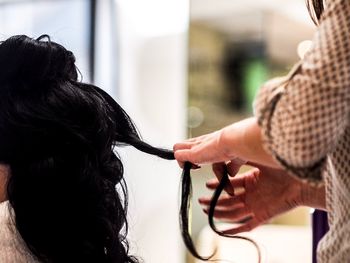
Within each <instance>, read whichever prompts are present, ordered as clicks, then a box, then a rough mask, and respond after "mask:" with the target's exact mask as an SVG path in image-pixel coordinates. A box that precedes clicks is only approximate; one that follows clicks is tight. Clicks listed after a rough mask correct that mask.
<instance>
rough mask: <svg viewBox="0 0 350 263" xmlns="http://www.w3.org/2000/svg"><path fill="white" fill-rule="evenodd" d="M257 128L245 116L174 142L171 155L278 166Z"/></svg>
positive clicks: (201, 161) (203, 161)
mask: <svg viewBox="0 0 350 263" xmlns="http://www.w3.org/2000/svg"><path fill="white" fill-rule="evenodd" d="M262 145H263V143H262V138H261V129H260V127H259V125H258V124H257V120H256V118H254V117H253V118H248V119H245V120H243V121H240V122H236V123H234V124H232V125H229V126H227V127H225V128H223V129H221V130H219V131H216V132H213V133H210V134H206V135H203V136H200V137H196V138H192V139H189V140H186V141H183V142H180V143H177V144H175V145H174V152H175V158H176V160H177V161H178V162H179V164H180V166H181V167H183V163H184V162H185V161H189V162H191V163H193V164H196V165H201V164H207V163H220V162H226V161H229V160H232V159H235V158H237V157H238V158H239V159H242V160H247V161H251V162H255V163H260V164H264V165H266V166H270V167H275V168H280V166H279V164H278V163H277V162H276V161H275V160H274V159H273V157H272V156H271V155H270V154H269V153H267V152H266V151H265V149H264V148H263V146H262Z"/></svg>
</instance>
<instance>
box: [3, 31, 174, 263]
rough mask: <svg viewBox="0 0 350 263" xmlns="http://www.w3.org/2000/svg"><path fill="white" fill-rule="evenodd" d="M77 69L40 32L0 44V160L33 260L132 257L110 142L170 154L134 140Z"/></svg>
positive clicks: (114, 108) (124, 119) (122, 188)
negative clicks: (6, 170)
mask: <svg viewBox="0 0 350 263" xmlns="http://www.w3.org/2000/svg"><path fill="white" fill-rule="evenodd" d="M77 75H78V74H77V70H76V67H75V58H74V56H73V54H72V52H70V51H67V50H66V49H65V48H64V47H62V46H61V45H59V44H57V43H54V42H52V41H50V39H49V38H48V37H47V36H43V37H40V38H39V39H31V38H29V37H27V36H14V37H11V38H9V39H7V40H6V41H4V42H2V43H1V44H0V99H1V103H0V162H1V163H5V164H8V165H9V166H10V178H9V181H8V186H7V195H8V199H9V202H10V204H11V205H12V207H13V211H14V213H13V219H14V222H15V225H16V228H17V230H18V232H19V234H20V235H21V237H22V238H23V240H24V241H25V243H26V245H27V246H28V248H29V249H30V251H31V252H32V253H33V254H34V255H36V256H37V257H38V258H39V259H40V260H42V261H43V262H99V263H100V262H101V263H103V262H116V263H117V262H118V263H119V262H137V260H136V259H135V258H134V257H133V256H130V255H128V243H127V240H126V234H127V224H126V208H127V190H126V185H125V182H124V180H123V166H122V163H121V161H120V159H119V158H118V156H117V155H116V154H115V152H114V151H113V148H114V146H115V145H117V144H130V145H133V146H135V147H136V148H138V149H140V150H142V151H144V152H148V153H150V154H154V155H158V156H160V157H162V158H166V159H173V158H174V156H173V153H172V152H167V151H165V150H162V149H157V148H153V147H151V146H150V145H148V144H146V143H144V142H142V141H141V140H140V138H139V136H138V134H137V131H136V129H135V126H134V125H133V123H132V121H131V120H130V118H129V117H128V115H127V114H126V113H125V112H124V111H123V109H122V108H121V107H120V106H119V105H118V104H117V103H116V102H115V101H114V100H113V99H112V98H111V97H110V96H109V95H108V94H106V93H105V92H104V91H102V90H101V89H99V88H98V87H95V86H93V85H88V84H84V83H81V82H78V81H77ZM116 187H117V189H119V191H116Z"/></svg>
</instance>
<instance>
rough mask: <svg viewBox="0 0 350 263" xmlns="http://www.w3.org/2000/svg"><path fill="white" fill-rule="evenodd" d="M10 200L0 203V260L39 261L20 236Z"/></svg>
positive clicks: (11, 261)
mask: <svg viewBox="0 0 350 263" xmlns="http://www.w3.org/2000/svg"><path fill="white" fill-rule="evenodd" d="M10 211H11V206H10V204H9V202H8V201H5V202H1V203H0V262H6V263H22V262H23V263H25V262H26V263H38V261H37V260H35V258H34V257H33V256H32V254H31V253H30V251H29V249H28V248H27V247H26V245H25V243H24V241H23V240H22V239H21V237H20V236H19V234H18V232H17V230H16V228H15V226H14V224H13V222H12V219H11V217H10Z"/></svg>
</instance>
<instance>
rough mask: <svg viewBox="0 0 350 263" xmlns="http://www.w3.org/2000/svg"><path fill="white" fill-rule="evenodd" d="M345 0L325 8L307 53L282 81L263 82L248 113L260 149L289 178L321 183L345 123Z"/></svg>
mask: <svg viewBox="0 0 350 263" xmlns="http://www.w3.org/2000/svg"><path fill="white" fill-rule="evenodd" d="M349 99H350V1H349V0H333V1H330V3H329V4H328V5H327V9H326V10H325V12H324V14H323V16H322V19H321V22H320V25H319V28H318V31H317V32H316V34H315V36H314V39H313V45H312V48H311V49H310V50H309V52H307V53H306V55H305V57H304V59H303V60H302V61H301V62H300V64H299V65H297V67H296V69H294V70H293V71H292V72H291V74H290V76H289V77H288V80H287V81H283V82H282V83H279V84H278V85H276V83H271V82H270V83H267V84H266V85H264V86H263V87H262V88H261V89H260V91H259V93H258V95H257V97H256V100H255V103H254V111H255V115H256V117H257V119H258V122H259V125H260V126H261V128H262V134H263V141H264V145H265V146H266V149H267V150H268V151H269V152H270V153H271V154H272V155H273V156H274V157H275V159H276V160H277V161H278V162H279V163H280V164H281V165H282V166H284V167H285V168H286V169H287V170H289V171H290V172H291V173H293V174H294V175H297V176H298V177H300V178H303V179H306V180H308V181H319V180H321V179H322V178H321V170H322V168H323V166H324V164H325V160H326V157H327V155H328V154H329V153H331V152H332V151H333V150H334V149H335V147H336V145H337V142H338V140H339V138H340V137H341V135H342V134H343V133H344V131H345V128H346V126H347V124H348V117H349V115H348V114H349V108H350V100H349Z"/></svg>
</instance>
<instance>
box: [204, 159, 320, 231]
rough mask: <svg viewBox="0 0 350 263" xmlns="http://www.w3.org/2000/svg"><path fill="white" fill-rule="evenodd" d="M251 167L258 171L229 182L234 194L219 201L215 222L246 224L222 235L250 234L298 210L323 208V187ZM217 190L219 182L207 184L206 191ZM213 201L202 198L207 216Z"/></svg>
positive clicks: (270, 169)
mask: <svg viewBox="0 0 350 263" xmlns="http://www.w3.org/2000/svg"><path fill="white" fill-rule="evenodd" d="M250 165H252V166H254V167H255V168H253V169H251V170H249V171H247V172H245V173H243V174H239V175H237V176H235V177H230V178H229V184H230V186H231V189H233V190H234V194H226V195H222V196H221V197H220V198H219V199H218V202H217V205H216V207H215V212H214V217H215V218H217V219H219V220H224V221H226V222H230V223H238V222H240V221H241V220H244V219H245V220H246V221H245V222H244V223H243V224H240V225H239V226H237V227H234V228H232V229H227V230H225V231H224V232H223V233H225V234H230V235H234V234H238V233H241V232H246V231H250V230H252V229H254V228H255V227H257V226H259V225H261V224H263V223H265V222H267V221H268V220H270V219H272V218H273V217H275V216H277V215H279V214H282V213H284V212H287V211H289V210H291V209H293V208H296V207H297V206H301V205H310V204H315V203H316V202H318V203H319V204H318V207H322V206H324V202H323V204H322V198H320V197H321V196H322V192H324V188H323V187H321V188H320V187H318V188H316V187H313V186H310V185H307V184H304V183H303V182H301V181H300V180H298V179H296V178H295V177H293V176H291V175H289V174H288V173H287V172H286V171H284V170H279V169H273V168H269V167H266V166H262V165H258V164H252V163H250ZM218 186H219V181H218V180H217V179H212V180H210V181H208V182H207V187H208V188H209V189H211V190H215V189H217V187H218ZM323 196H324V195H323ZM211 200H212V197H211V196H204V197H201V198H199V203H200V204H201V205H202V206H203V207H204V208H203V210H204V212H205V213H209V206H210V204H211ZM316 200H319V201H316ZM323 200H324V198H323Z"/></svg>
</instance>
